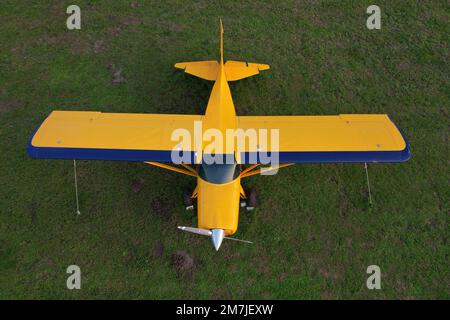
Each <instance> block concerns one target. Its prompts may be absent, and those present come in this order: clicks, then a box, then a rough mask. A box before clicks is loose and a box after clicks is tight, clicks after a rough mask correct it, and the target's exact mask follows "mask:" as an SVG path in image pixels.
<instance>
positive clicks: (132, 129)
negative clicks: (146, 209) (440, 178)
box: [27, 21, 410, 250]
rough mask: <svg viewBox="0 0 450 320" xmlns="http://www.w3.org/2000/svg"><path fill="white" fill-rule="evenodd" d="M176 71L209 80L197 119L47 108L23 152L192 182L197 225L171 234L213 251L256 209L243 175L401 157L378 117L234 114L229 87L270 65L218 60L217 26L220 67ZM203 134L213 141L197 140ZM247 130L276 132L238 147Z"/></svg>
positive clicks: (398, 142) (394, 133)
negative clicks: (201, 238) (137, 168)
mask: <svg viewBox="0 0 450 320" xmlns="http://www.w3.org/2000/svg"><path fill="white" fill-rule="evenodd" d="M175 67H176V68H179V69H183V70H184V71H185V72H186V73H188V74H191V75H194V76H197V77H199V78H201V79H205V80H209V81H214V86H213V88H212V92H211V96H210V98H209V101H208V105H207V107H206V112H205V114H204V115H181V114H129V113H102V112H87V111H53V112H51V113H50V115H49V116H48V117H47V118H46V119H45V120H44V121H43V122H42V124H41V125H40V126H39V127H38V129H37V131H36V132H35V134H34V135H33V136H32V138H31V140H30V143H29V145H28V148H27V151H28V154H29V155H30V156H31V157H32V158H47V159H82V160H121V161H139V162H145V163H147V164H150V165H154V166H158V167H161V168H164V169H169V170H173V171H176V172H179V173H183V174H186V175H189V176H193V177H195V178H196V180H197V186H196V188H195V190H194V191H193V192H190V193H189V194H187V195H185V197H184V202H185V205H186V208H187V209H192V208H193V205H194V200H195V199H196V200H197V215H198V226H197V228H194V227H179V229H181V230H184V231H188V232H192V233H196V234H201V235H206V236H209V237H211V239H212V242H213V245H214V248H215V249H216V250H218V249H219V247H220V246H221V243H222V240H223V239H231V240H238V241H244V240H239V239H236V238H233V237H231V235H233V234H234V233H235V232H236V230H237V226H238V218H239V208H240V206H246V208H247V209H248V210H251V209H252V208H254V206H255V205H256V196H255V193H254V191H250V190H244V188H243V187H242V185H241V180H242V179H243V178H246V177H249V176H252V175H255V174H270V173H271V172H276V171H277V170H278V169H280V168H282V167H285V166H288V165H291V164H294V163H311V162H315V163H317V162H402V161H406V160H408V159H409V157H410V148H409V145H408V143H407V142H406V140H405V138H404V137H403V136H402V134H401V133H400V131H399V129H398V128H397V127H396V125H395V124H394V123H393V121H392V120H391V119H390V118H389V116H388V115H386V114H373V115H368V114H341V115H332V116H237V115H236V111H235V108H234V104H233V99H232V96H231V92H230V87H229V84H228V82H229V81H237V80H240V79H244V78H247V77H251V76H253V75H257V74H259V72H260V71H263V70H267V69H269V65H267V64H260V63H247V62H240V61H232V60H228V61H226V62H224V58H223V26H222V21H220V61H216V60H211V61H198V62H180V63H177V64H175ZM199 128H200V130H199ZM208 130H209V132H210V133H211V132H213V133H214V134H215V136H214V135H211V134H210V135H209V136H207V135H206V136H205V132H208ZM230 130H231V132H234V133H236V132H240V133H242V132H244V135H243V136H242V135H239V134H237V135H235V136H231V139H230V140H227V142H228V143H227V144H226V149H224V146H223V145H222V146H221V148H222V149H221V148H219V147H217V146H215V148H214V147H211V146H210V143H211V140H213V138H212V137H213V136H214V137H215V139H217V137H218V136H220V135H222V137H224V136H226V135H227V134H228V133H229V131H230ZM252 130H254V132H259V133H261V132H267V131H271V132H276V133H277V134H274V135H273V136H272V135H270V137H267V134H266V136H264V135H256V142H255V141H253V143H252V142H251V141H250V143H245V142H246V141H247V140H246V139H248V140H252V139H250V138H252V137H253V138H255V136H252V135H251V134H248V135H245V134H246V133H248V132H250V133H251V132H252ZM182 137H184V138H183V139H182ZM227 137H228V136H227ZM264 137H265V138H266V139H263V138H264ZM244 140H245V141H244ZM253 140H255V139H253ZM263 140H264V141H263ZM208 157H209V158H211V159H212V161H206V159H207V158H208ZM224 158H226V161H223V159H224ZM211 159H210V160H211ZM217 159H221V161H220V160H219V161H218V160H217ZM267 159H269V161H267ZM172 164H175V165H178V166H175V165H172ZM262 164H269V166H268V167H262V166H261V165H262ZM245 242H249V241H245Z"/></svg>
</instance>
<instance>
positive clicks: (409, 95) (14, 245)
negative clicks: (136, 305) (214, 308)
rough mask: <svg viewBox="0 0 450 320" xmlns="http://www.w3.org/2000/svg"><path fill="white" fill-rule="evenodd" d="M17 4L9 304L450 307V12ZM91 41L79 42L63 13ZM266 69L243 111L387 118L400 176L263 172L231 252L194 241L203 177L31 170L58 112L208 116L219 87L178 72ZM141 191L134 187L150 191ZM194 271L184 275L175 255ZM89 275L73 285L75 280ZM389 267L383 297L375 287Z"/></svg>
mask: <svg viewBox="0 0 450 320" xmlns="http://www.w3.org/2000/svg"><path fill="white" fill-rule="evenodd" d="M52 2H53V4H41V3H45V2H44V1H10V0H2V1H1V3H0V21H1V29H0V182H1V184H0V298H3V299H12V298H19V299H24V298H27V299H28V298H32V299H35V298H39V299H47V298H51V299H55V298H62V299H74V298H80V299H88V298H102V299H104V298H114V299H115V298H127V299H128V298H131V299H141V298H145V299H160V298H162V299H173V298H179V299H180V298H181V299H185V298H187V299H197V298H206V299H227V298H230V299H231V298H232V299H267V298H275V299H279V298H285V299H321V298H324V299H344V298H345V299H381V298H389V299H422V298H424V299H430V298H441V299H442V298H447V299H448V298H450V287H449V283H450V273H449V262H450V261H449V254H450V245H449V178H450V176H449V149H448V143H449V131H448V119H449V118H448V116H449V115H448V110H449V105H450V103H449V95H450V89H449V74H450V68H449V63H448V62H449V61H450V60H449V52H450V50H449V38H448V35H449V31H450V27H449V9H450V8H449V5H448V2H447V1H420V2H418V1H412V0H411V1H400V0H395V1H385V0H380V1H377V2H376V4H377V5H379V6H380V7H381V10H382V28H381V30H379V31H369V30H368V29H367V28H366V19H367V16H368V15H367V14H366V8H367V7H368V6H369V5H371V4H372V2H373V1H349V0H345V1H280V2H275V1H274V2H271V1H264V2H259V3H257V2H256V1H255V2H253V1H239V2H238V1H236V2H235V1H219V2H217V3H216V2H212V1H163V2H161V1H154V2H147V1H145V2H144V1H134V2H133V1H101V3H100V2H94V1H83V0H77V1H52ZM72 3H76V4H77V5H79V6H80V7H81V10H82V29H81V30H75V31H69V30H67V29H66V19H67V17H68V15H67V14H66V12H65V11H66V7H67V6H68V5H69V4H72ZM218 16H221V17H222V18H223V21H224V26H225V58H229V59H234V60H244V61H255V62H261V63H269V64H270V65H271V70H269V71H267V72H265V73H263V74H261V76H258V77H252V78H250V79H246V80H242V81H239V82H236V83H233V84H232V85H231V89H232V93H233V98H234V103H235V105H236V109H237V112H238V114H241V115H293V114H299V115H300V114H338V113H388V114H389V115H391V117H392V118H393V119H394V120H395V122H396V123H397V124H398V125H399V127H400V128H401V129H402V131H403V133H404V134H405V136H406V138H407V139H408V141H409V142H410V144H411V149H412V158H411V159H410V160H409V161H408V162H406V163H400V164H371V165H369V173H370V178H371V187H372V195H373V197H374V204H373V206H369V204H368V193H367V187H366V180H365V179H366V178H365V171H364V166H363V164H304V165H296V166H293V167H289V168H286V169H283V170H281V171H280V172H279V173H278V174H277V175H276V176H273V177H261V176H255V177H252V178H249V179H248V180H247V181H245V185H246V186H249V187H253V188H256V189H257V190H258V192H259V197H260V200H261V201H260V202H261V206H260V207H259V208H258V209H257V210H255V211H253V212H251V213H246V212H244V211H242V212H241V217H240V221H239V223H240V224H239V229H238V233H237V234H236V236H237V237H239V238H242V239H247V240H251V241H254V242H255V244H254V245H245V244H241V243H235V242H231V241H228V242H227V241H225V242H224V244H223V245H222V248H221V250H220V251H219V252H218V253H217V252H215V251H214V250H213V248H212V245H211V243H210V241H209V240H208V239H206V238H202V237H200V236H196V235H191V234H187V233H183V232H179V231H178V230H177V229H176V227H177V226H178V225H188V226H196V215H195V214H194V213H186V212H185V211H184V209H183V207H182V202H181V193H182V190H183V189H184V188H193V187H194V183H195V181H194V180H193V179H191V178H190V177H186V176H182V175H179V174H177V173H172V172H167V171H163V170H161V169H158V168H154V167H149V166H147V165H145V164H140V163H125V162H95V161H91V162H88V161H79V162H77V165H78V183H79V185H78V186H79V191H80V193H79V195H80V209H81V215H80V216H77V215H76V213H75V210H76V208H75V193H74V181H73V163H72V162H71V161H55V160H31V159H30V158H29V157H28V156H27V154H26V151H25V150H26V146H27V143H28V140H29V138H30V136H31V135H32V133H33V131H34V130H35V128H36V127H37V125H39V124H40V123H41V122H42V120H43V119H44V118H45V116H46V115H47V114H48V113H49V112H50V111H51V110H53V109H62V110H98V111H103V112H136V113H139V112H141V113H142V112H147V113H185V114H195V113H201V112H203V111H204V108H205V106H206V103H207V99H208V97H209V92H210V90H211V86H212V84H211V83H210V82H206V81H202V80H199V79H197V78H194V77H191V76H189V75H186V74H183V73H182V72H180V71H177V70H175V69H174V68H173V64H174V63H175V62H178V61H186V60H204V59H211V58H216V57H217V55H218V19H217V18H218ZM139 188H141V190H140V191H138V192H136V191H137V189H139ZM179 250H183V251H186V252H187V253H188V254H189V255H190V256H191V257H193V259H194V264H195V267H194V268H193V270H192V271H191V274H190V275H184V276H181V275H179V274H177V272H176V270H175V268H174V266H173V265H172V262H171V257H172V254H173V253H174V252H176V251H179ZM71 264H76V265H78V266H80V268H81V271H82V288H81V290H67V289H66V279H67V277H68V274H66V268H67V267H68V266H69V265H71ZM372 264H375V265H378V266H380V268H381V272H382V284H381V285H382V289H381V290H368V289H367V288H366V279H367V277H368V275H367V274H366V268H367V267H368V266H369V265H372Z"/></svg>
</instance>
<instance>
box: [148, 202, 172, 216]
mask: <svg viewBox="0 0 450 320" xmlns="http://www.w3.org/2000/svg"><path fill="white" fill-rule="evenodd" d="M169 201H170V200H168V199H166V198H156V199H153V200H152V201H151V202H150V209H151V210H152V211H153V213H155V214H156V215H158V216H161V217H163V216H168V215H169V212H170V210H171V209H172V207H171V206H170V202H169Z"/></svg>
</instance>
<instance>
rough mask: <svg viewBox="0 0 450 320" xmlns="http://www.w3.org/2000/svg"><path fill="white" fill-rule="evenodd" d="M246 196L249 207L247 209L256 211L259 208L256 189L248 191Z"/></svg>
mask: <svg viewBox="0 0 450 320" xmlns="http://www.w3.org/2000/svg"><path fill="white" fill-rule="evenodd" d="M245 195H246V196H247V206H246V207H245V208H246V209H247V211H250V210H253V209H255V208H256V207H257V206H258V199H257V197H256V191H255V190H254V189H248V190H247V191H246V192H245Z"/></svg>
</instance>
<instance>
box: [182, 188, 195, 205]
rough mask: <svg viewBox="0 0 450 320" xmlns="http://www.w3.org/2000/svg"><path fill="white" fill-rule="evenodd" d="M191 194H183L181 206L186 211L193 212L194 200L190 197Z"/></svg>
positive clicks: (187, 191) (187, 192) (185, 192)
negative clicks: (182, 205)
mask: <svg viewBox="0 0 450 320" xmlns="http://www.w3.org/2000/svg"><path fill="white" fill-rule="evenodd" d="M191 194H192V192H190V191H189V190H185V191H184V192H183V204H184V207H185V208H186V210H194V199H192V197H191Z"/></svg>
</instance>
